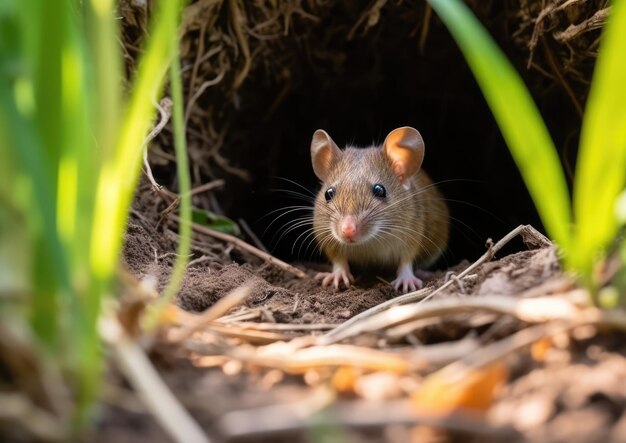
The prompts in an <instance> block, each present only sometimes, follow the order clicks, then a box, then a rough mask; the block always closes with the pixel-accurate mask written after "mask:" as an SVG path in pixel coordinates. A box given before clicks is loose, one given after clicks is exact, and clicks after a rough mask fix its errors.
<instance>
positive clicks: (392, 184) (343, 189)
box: [313, 147, 450, 267]
mask: <svg viewBox="0 0 626 443" xmlns="http://www.w3.org/2000/svg"><path fill="white" fill-rule="evenodd" d="M377 183H378V184H381V185H383V186H384V187H385V188H386V191H387V197H386V199H385V200H384V201H383V200H381V199H379V198H376V197H375V196H374V195H373V194H372V186H373V185H374V184H377ZM330 186H334V187H335V191H336V194H335V197H334V198H333V199H332V200H331V201H330V202H326V200H325V198H324V193H325V192H326V190H327V189H328V188H329V187H330ZM342 215H354V216H356V217H357V218H358V220H359V227H360V230H361V231H362V232H363V235H367V233H369V232H371V231H372V230H373V229H376V228H375V227H374V226H375V224H382V225H383V226H382V229H381V231H380V232H378V234H377V236H376V237H374V238H370V239H369V240H367V241H366V242H365V243H363V244H355V245H351V244H342V243H340V242H339V241H338V240H337V239H336V238H335V237H334V236H333V235H332V234H331V232H330V228H331V226H336V225H337V223H338V219H339V217H340V216H342ZM449 224H450V220H449V212H448V208H447V206H446V203H445V201H444V200H443V197H442V195H441V194H440V192H439V191H438V190H437V188H436V187H435V186H434V185H433V184H432V181H431V180H430V178H429V177H428V175H427V174H426V173H425V172H424V171H421V170H419V171H418V172H417V173H416V174H415V175H413V177H412V178H411V187H410V189H408V190H406V189H405V188H404V187H403V186H402V184H401V182H400V180H399V179H398V177H397V176H396V175H395V174H394V172H393V169H392V165H391V162H390V160H389V159H388V158H387V156H386V155H385V154H384V152H383V150H382V149H381V148H380V147H372V148H363V149H359V148H346V149H345V150H343V151H341V155H340V156H339V158H338V159H335V161H334V163H333V164H332V165H331V168H330V170H329V173H328V176H327V177H326V179H325V181H324V184H323V186H322V189H321V191H320V192H319V193H318V195H317V198H316V200H315V208H314V222H313V230H314V233H315V237H316V239H317V242H318V244H319V245H320V247H321V249H322V251H323V252H324V253H325V254H326V255H327V256H328V258H329V259H331V260H332V261H333V262H334V261H336V260H341V259H347V260H348V261H349V262H352V263H357V264H363V265H368V264H373V265H385V266H397V265H399V264H401V263H407V262H411V261H416V262H417V263H418V265H420V266H424V267H426V266H428V265H430V264H432V263H433V262H434V261H435V260H436V259H437V258H438V257H439V256H440V255H441V254H442V253H443V251H444V250H445V248H446V245H447V242H448V235H449ZM383 231H384V232H383ZM335 232H338V231H335Z"/></svg>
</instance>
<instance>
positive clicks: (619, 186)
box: [567, 1, 626, 284]
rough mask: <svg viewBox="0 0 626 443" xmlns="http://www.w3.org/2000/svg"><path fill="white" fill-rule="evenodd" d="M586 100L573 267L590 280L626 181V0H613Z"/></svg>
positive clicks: (608, 238)
mask: <svg viewBox="0 0 626 443" xmlns="http://www.w3.org/2000/svg"><path fill="white" fill-rule="evenodd" d="M611 8H612V10H611V16H610V17H609V20H608V23H607V25H606V26H605V28H604V31H603V34H602V41H601V44H600V50H599V56H598V60H597V62H596V67H595V71H594V75H593V81H592V83H591V90H590V92H589V99H588V100H587V107H586V110H585V118H584V120H583V126H582V132H581V137H580V150H579V153H578V161H577V163H576V174H575V177H574V220H575V232H574V241H573V245H572V247H571V248H570V251H569V253H568V255H567V262H568V263H569V265H570V267H572V268H574V269H576V270H578V271H580V272H582V274H583V277H584V278H585V280H586V281H587V283H588V284H591V283H592V278H591V276H592V271H593V266H594V264H595V263H594V262H595V261H597V260H598V258H599V257H601V255H602V253H604V252H605V250H606V248H607V247H608V246H609V244H610V242H611V241H612V240H613V239H614V238H615V235H616V233H617V229H618V223H617V219H616V216H615V202H616V200H617V198H618V195H619V194H620V192H622V191H623V189H624V184H625V181H626V87H625V85H626V57H625V52H624V51H625V50H626V2H623V1H621V2H613V3H612V6H611Z"/></svg>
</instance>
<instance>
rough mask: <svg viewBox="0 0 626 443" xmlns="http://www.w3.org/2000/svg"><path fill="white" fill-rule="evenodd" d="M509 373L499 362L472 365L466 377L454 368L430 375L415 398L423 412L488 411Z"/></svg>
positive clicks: (465, 373) (413, 396) (445, 413)
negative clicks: (478, 367) (479, 365)
mask: <svg viewBox="0 0 626 443" xmlns="http://www.w3.org/2000/svg"><path fill="white" fill-rule="evenodd" d="M508 375H509V371H508V368H507V366H506V365H505V364H504V363H503V362H497V363H494V364H492V365H490V366H487V367H485V368H480V369H469V370H467V371H465V372H464V374H463V377H462V378H461V377H458V376H457V374H456V373H454V374H452V373H451V371H449V370H448V371H445V370H442V371H438V372H435V373H433V374H431V375H430V376H428V377H427V378H426V379H425V380H424V383H423V384H422V386H421V387H420V388H419V389H418V390H417V391H415V392H414V393H413V395H412V396H411V400H412V401H413V404H414V405H415V406H416V407H417V409H418V410H419V411H420V413H424V414H430V415H448V414H451V413H454V412H468V411H472V412H474V413H476V412H478V413H484V412H485V411H487V409H489V407H490V406H491V404H492V403H493V399H494V398H495V396H496V394H497V393H498V391H499V389H500V388H501V387H502V386H503V385H504V383H505V382H506V380H507V378H508Z"/></svg>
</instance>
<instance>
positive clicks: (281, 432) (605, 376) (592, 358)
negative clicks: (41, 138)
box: [89, 187, 626, 442]
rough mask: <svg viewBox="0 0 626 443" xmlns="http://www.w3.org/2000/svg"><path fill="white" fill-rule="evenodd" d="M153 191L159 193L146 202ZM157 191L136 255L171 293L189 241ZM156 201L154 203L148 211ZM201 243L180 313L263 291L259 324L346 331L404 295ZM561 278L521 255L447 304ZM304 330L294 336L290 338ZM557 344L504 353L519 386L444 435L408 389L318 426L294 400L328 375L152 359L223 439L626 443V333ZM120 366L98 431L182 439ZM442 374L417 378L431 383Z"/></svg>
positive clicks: (350, 406) (483, 339) (134, 230)
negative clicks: (181, 242)
mask: <svg viewBox="0 0 626 443" xmlns="http://www.w3.org/2000/svg"><path fill="white" fill-rule="evenodd" d="M146 195H147V196H148V197H149V198H144V197H146ZM142 196H143V197H142ZM150 196H151V191H149V190H148V189H147V188H145V187H144V188H142V190H141V191H140V195H139V196H138V198H137V200H136V203H135V210H134V211H133V213H134V215H133V216H132V217H131V221H130V223H129V229H128V232H127V236H126V247H125V252H124V258H125V262H126V266H127V268H128V269H129V271H130V272H131V273H132V274H133V275H134V276H136V277H137V278H138V279H140V280H143V281H150V282H152V283H153V284H155V285H156V287H157V288H159V289H160V288H162V287H163V286H164V285H165V284H166V283H167V281H168V276H169V273H170V271H171V266H172V263H173V255H172V252H173V251H174V250H175V246H176V242H175V235H174V234H173V231H172V230H171V229H172V228H174V226H175V225H174V224H172V223H170V222H168V221H161V222H160V223H159V221H158V220H159V218H158V217H153V219H152V220H151V219H150V218H149V217H146V214H155V211H154V204H153V202H154V199H153V198H152V197H150ZM146 202H150V204H149V205H147V206H142V204H145V203H146ZM194 245H195V246H194V251H193V256H192V257H190V260H194V259H196V258H199V257H206V256H207V253H212V254H214V256H213V258H212V259H211V260H203V261H198V262H197V264H192V265H191V266H190V267H189V268H188V270H187V272H186V275H185V279H184V282H183V285H182V288H181V290H180V293H179V296H178V299H177V304H178V305H179V306H180V307H182V308H183V309H185V310H188V311H190V312H200V311H203V310H205V309H207V308H208V307H210V306H212V305H214V304H215V302H217V301H218V300H220V299H221V298H222V297H224V296H225V295H227V294H228V293H230V292H231V291H232V290H233V289H235V288H237V287H240V286H241V285H243V284H244V283H246V284H251V286H252V295H251V297H250V298H248V299H247V301H246V302H245V304H244V305H242V306H239V307H237V308H235V309H234V311H233V312H242V311H251V310H255V309H259V310H260V311H261V312H262V314H261V316H260V317H259V318H257V319H256V320H255V321H261V322H276V323H278V324H307V323H309V324H318V323H326V324H339V323H342V322H344V321H345V320H347V319H349V318H351V317H353V316H354V315H356V314H358V313H361V312H363V311H364V310H367V309H368V308H371V307H373V306H376V305H378V304H380V303H383V302H385V301H387V300H390V299H392V298H393V297H396V296H398V295H399V294H398V293H397V292H396V291H395V290H394V289H392V288H391V286H390V285H388V284H387V283H385V282H383V281H380V280H379V279H378V278H375V277H371V276H367V275H368V273H367V272H365V271H364V272H362V273H361V274H359V275H358V278H357V281H356V284H355V285H354V286H353V287H351V288H350V289H348V290H343V291H336V290H332V289H324V288H321V287H320V286H319V283H318V282H317V281H315V280H314V279H313V278H312V277H313V275H314V274H315V272H317V270H319V269H323V268H325V267H326V265H320V264H307V263H296V265H297V266H298V267H299V268H300V269H303V270H305V271H306V273H307V276H306V278H302V279H300V278H297V277H295V276H293V275H291V274H289V273H288V272H285V271H283V270H281V269H279V268H277V267H275V266H274V265H270V264H268V263H265V262H263V261H261V260H260V259H258V258H256V257H254V256H251V255H248V254H247V253H242V252H240V251H238V252H236V251H235V249H233V248H232V247H230V246H228V245H226V244H222V243H217V242H215V240H212V239H210V238H206V237H205V238H203V237H202V236H198V235H196V236H195V237H194ZM530 247H531V248H533V246H532V245H531V246H530ZM233 257H235V258H233ZM469 264H470V263H469V262H467V261H464V262H462V263H459V264H458V265H456V266H454V267H452V268H450V269H446V270H439V271H436V272H435V273H434V276H433V279H432V280H430V281H429V282H428V285H431V286H432V287H438V286H440V285H442V284H443V283H444V282H445V281H446V276H448V277H449V272H454V273H456V274H458V273H459V272H461V271H462V270H464V269H465V268H467V266H469ZM560 275H561V270H560V267H559V265H558V260H557V258H556V255H555V252H554V249H553V248H552V247H543V248H537V249H528V250H519V251H518V252H514V253H511V254H509V255H505V256H504V257H502V258H499V259H494V260H492V261H490V262H486V263H484V264H482V265H480V266H479V267H478V268H477V269H476V272H475V273H474V276H473V277H472V278H469V279H464V280H463V283H462V284H460V285H452V286H450V287H449V288H448V289H447V290H446V291H444V292H442V293H440V294H438V295H437V297H438V298H439V299H446V298H458V297H481V296H489V295H492V294H520V297H534V296H537V295H539V294H532V292H533V291H535V290H536V289H537V288H540V287H541V286H542V285H543V284H545V283H546V282H549V281H552V280H554V279H555V278H558V277H559V276H560ZM383 277H388V276H387V275H383ZM524 326H525V325H524V323H522V322H520V321H518V320H515V319H513V318H511V317H508V316H489V315H485V314H484V313H483V314H478V313H470V314H468V313H465V314H452V315H443V316H441V317H440V318H439V319H438V321H436V322H431V323H430V324H429V325H427V326H425V327H423V328H421V329H419V330H416V331H415V334H414V339H417V340H418V342H414V341H413V342H412V343H413V345H416V343H419V344H418V345H417V346H427V345H432V344H436V343H443V344H446V343H452V342H454V341H462V340H463V339H467V338H468V337H477V338H478V341H479V343H481V344H482V345H486V344H489V343H493V342H494V341H496V340H498V339H500V338H503V337H506V336H508V335H510V334H512V333H514V332H515V331H518V330H520V329H521V328H523V327H524ZM320 333H321V332H312V334H313V335H319V334H320ZM305 334H307V333H306V332H296V331H291V332H288V333H286V337H285V339H289V338H293V337H296V336H301V335H305ZM370 335H371V334H370ZM557 338H558V339H555V341H554V344H553V345H552V346H551V347H550V348H549V350H548V351H547V354H546V356H545V358H542V359H539V360H538V359H535V358H533V356H532V355H531V352H530V351H529V350H528V349H527V348H522V349H519V350H518V351H516V352H514V353H513V354H512V355H509V356H508V357H506V358H505V360H504V361H505V362H506V364H507V366H508V367H509V368H510V377H509V379H508V381H507V383H506V384H505V386H504V387H503V389H502V390H501V391H500V393H499V395H498V396H497V398H496V399H495V401H494V403H493V404H492V405H491V407H490V408H489V409H488V411H487V412H486V415H484V416H483V417H481V418H480V420H478V421H476V422H472V421H470V422H465V421H463V420H456V421H454V420H453V421H452V422H449V423H446V424H445V425H444V426H443V427H442V428H432V427H429V426H426V427H425V426H424V423H426V424H428V423H432V422H431V421H429V420H428V419H424V421H420V420H421V419H420V417H419V415H415V414H414V413H413V412H411V411H412V410H411V408H410V407H408V409H407V405H406V394H403V393H402V392H404V391H402V390H400V392H395V393H394V394H390V395H389V396H385V397H384V398H383V399H382V400H381V399H371V398H367V397H368V396H366V397H365V398H364V397H363V395H360V394H356V395H355V393H350V394H342V393H341V392H339V393H338V398H337V399H336V401H335V402H334V403H333V404H332V405H331V406H328V407H327V408H325V409H323V410H322V412H318V413H317V414H315V415H314V417H313V418H312V420H313V422H306V421H303V418H302V417H301V416H299V415H298V413H297V412H295V410H297V406H294V405H298V404H301V403H302V402H303V401H306V400H307V399H310V398H314V397H315V395H316V392H317V390H319V389H321V388H320V387H321V386H324V385H325V384H326V383H327V382H328V377H329V374H328V373H325V372H324V371H322V372H319V373H316V372H315V371H308V372H305V373H304V374H289V373H286V372H283V371H280V370H277V369H272V368H270V367H265V368H262V367H259V366H256V365H247V364H245V363H242V362H240V361H237V360H236V359H227V360H226V361H224V362H222V363H219V364H214V365H209V367H204V366H206V365H203V364H199V362H200V361H201V360H199V359H198V358H196V357H194V356H193V355H192V354H190V353H189V352H185V351H183V350H181V349H178V348H177V347H176V346H172V345H171V344H169V345H168V344H167V343H161V344H160V345H155V346H153V348H152V354H151V355H152V360H153V362H154V363H155V365H156V366H157V368H158V370H159V373H160V374H161V375H162V377H163V378H164V380H165V381H166V383H167V385H168V386H169V387H170V388H171V389H172V391H173V392H174V394H175V395H176V397H177V398H178V399H179V400H180V401H181V402H182V404H183V405H184V406H185V407H186V408H187V409H188V410H189V411H190V412H191V414H192V415H193V416H194V418H196V420H197V421H198V422H199V423H200V425H201V427H202V428H203V429H204V430H205V432H207V434H208V435H209V436H210V437H212V438H213V439H214V440H215V441H242V442H257V441H268V442H296V441H327V440H325V438H330V439H332V438H335V437H337V436H343V438H344V440H342V441H358V442H382V441H389V442H399V441H508V442H510V441H532V442H546V441H551V442H591V441H615V442H617V441H626V414H624V408H625V406H626V389H624V384H623V383H622V381H623V380H624V379H626V378H625V377H626V358H625V356H626V345H624V343H626V340H624V339H625V337H624V335H623V334H618V333H615V332H608V331H596V330H593V329H592V330H591V331H587V332H585V331H582V332H581V331H579V332H578V333H577V334H573V335H567V334H561V336H560V337H557ZM407 339H408V338H407ZM409 341H410V340H409ZM356 342H357V343H360V344H365V345H367V346H371V347H373V348H379V349H391V348H393V347H394V346H407V341H406V339H405V340H400V342H399V343H395V344H392V343H390V342H386V341H385V340H382V341H381V338H376V334H374V336H373V337H371V339H368V338H367V334H365V335H364V336H361V337H357V339H356ZM230 346H235V347H237V346H249V345H246V344H245V340H236V341H234V342H230ZM390 347H391V348H390ZM111 363H112V364H111V367H110V371H109V377H108V382H107V388H106V389H105V393H104V395H103V399H102V401H103V407H102V410H101V411H100V414H99V425H98V428H97V430H96V432H95V433H94V434H93V435H92V436H91V437H90V438H89V440H90V441H95V442H110V441H118V442H125V441H128V442H130V441H153V442H161V441H162V442H166V441H171V440H170V438H169V437H168V436H167V434H166V433H164V432H163V431H162V429H161V428H160V426H159V424H158V423H157V422H156V421H155V419H154V418H153V417H152V416H151V415H150V414H149V413H148V411H147V410H146V409H145V407H144V406H143V405H142V403H141V401H139V399H138V398H137V397H136V395H135V394H134V393H133V392H132V390H131V389H130V388H129V386H128V385H127V383H126V382H125V381H124V379H123V377H122V376H121V375H120V373H119V372H118V370H117V369H116V367H115V365H114V364H113V362H111ZM432 370H433V368H430V369H427V370H426V371H418V372H421V374H422V375H426V374H427V373H428V372H430V371H432ZM331 373H332V371H331ZM312 374H317V376H312ZM324 380H326V381H324ZM407 411H408V412H407ZM359 414H362V417H361V418H363V417H370V419H367V418H364V419H363V420H364V421H368V420H369V421H370V422H371V423H370V424H369V425H368V426H364V425H363V423H362V422H361V423H360V424H358V423H357V424H354V422H355V421H358V420H355V415H356V416H359ZM276 415H278V416H276ZM320 417H321V418H320ZM328 417H334V419H335V420H336V422H335V425H334V426H332V425H328V423H327V422H326V425H317V426H316V425H314V424H311V423H315V420H317V419H323V418H326V419H328ZM407 417H408V418H407ZM470 418H471V417H470ZM363 420H362V421H363ZM403 420H404V421H403ZM330 423H333V421H332V420H331V421H330ZM341 423H344V424H345V423H351V425H342V424H341ZM402 423H404V426H403V425H402ZM407 423H410V425H407ZM420 423H421V425H420ZM468 423H473V424H468ZM476 423H477V424H476ZM328 426H330V427H328ZM436 429H439V430H436ZM441 429H445V431H442V430H441ZM428 438H430V439H431V440H428Z"/></svg>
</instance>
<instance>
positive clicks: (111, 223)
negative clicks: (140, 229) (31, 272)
mask: <svg viewBox="0 0 626 443" xmlns="http://www.w3.org/2000/svg"><path fill="white" fill-rule="evenodd" d="M180 5H181V0H161V1H160V2H159V3H158V5H157V8H156V11H155V14H154V17H153V20H152V26H151V30H150V39H149V41H148V45H147V48H146V50H145V52H144V54H143V56H142V58H141V60H140V62H139V68H138V71H137V76H136V78H135V80H134V83H133V86H132V88H131V90H132V94H131V97H130V100H129V103H128V107H127V110H126V112H125V114H124V118H123V119H122V123H121V129H120V136H119V139H118V141H117V144H116V149H115V152H114V155H113V158H112V159H111V160H110V161H108V162H107V163H106V164H105V165H104V166H103V169H102V173H101V174H100V178H99V182H98V187H97V191H96V208H95V218H94V229H93V234H92V238H91V244H92V253H91V257H90V262H91V266H92V269H93V272H94V273H95V275H96V276H98V277H100V278H106V276H108V275H111V274H112V273H113V272H114V270H115V267H116V266H117V262H118V258H119V252H120V250H121V243H122V233H123V230H124V226H125V223H126V218H127V216H128V208H129V207H130V202H131V199H132V195H133V192H134V190H135V186H136V183H137V179H138V177H139V171H140V165H141V153H142V143H143V140H144V139H145V137H146V134H147V132H148V128H149V125H150V122H151V121H152V120H153V118H154V114H155V109H154V105H153V104H152V103H153V101H154V102H158V98H159V95H160V93H161V89H162V85H163V79H164V76H165V73H166V72H167V67H168V66H169V62H170V59H171V56H172V46H173V45H174V44H177V42H178V40H177V19H178V17H179V15H180V14H179V12H180Z"/></svg>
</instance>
